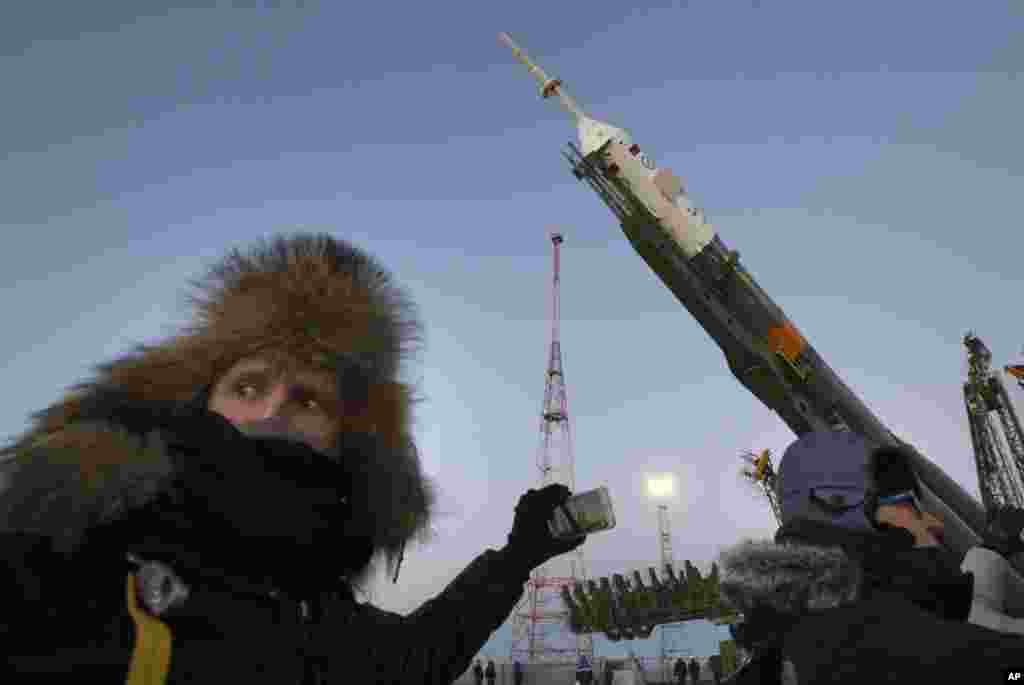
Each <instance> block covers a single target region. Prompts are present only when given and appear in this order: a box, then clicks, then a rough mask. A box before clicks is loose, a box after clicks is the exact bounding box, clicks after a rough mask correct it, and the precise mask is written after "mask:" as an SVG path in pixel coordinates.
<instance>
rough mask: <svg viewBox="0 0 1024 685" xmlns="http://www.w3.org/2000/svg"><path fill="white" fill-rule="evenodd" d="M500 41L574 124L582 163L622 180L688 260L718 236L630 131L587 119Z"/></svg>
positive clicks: (555, 82)
mask: <svg viewBox="0 0 1024 685" xmlns="http://www.w3.org/2000/svg"><path fill="white" fill-rule="evenodd" d="M498 37H499V39H500V40H501V41H502V42H503V43H505V44H506V45H507V46H508V47H509V48H511V49H512V52H513V53H514V54H515V56H516V57H517V58H518V59H519V61H520V62H522V63H523V64H524V65H526V67H527V69H529V70H530V73H531V74H533V75H534V76H535V77H536V78H537V80H538V81H540V83H541V96H542V97H545V98H548V97H552V96H555V97H558V99H559V102H560V104H561V105H562V108H563V109H565V110H566V111H567V112H568V113H569V114H570V115H571V116H572V117H573V118H574V119H575V121H576V130H577V133H578V135H579V142H580V152H581V153H582V154H583V156H584V158H587V159H590V160H592V161H596V159H595V158H600V160H601V161H602V164H601V166H602V167H603V168H604V169H606V170H607V171H608V173H609V175H611V176H618V177H619V180H620V181H621V182H622V183H623V184H624V185H626V186H627V187H628V189H629V190H630V191H631V193H632V195H633V196H634V197H635V198H636V199H638V200H640V201H641V202H642V203H643V204H644V205H645V206H646V208H647V210H648V211H649V212H650V213H651V214H652V215H653V216H655V217H656V218H657V219H658V224H659V225H660V226H661V228H662V229H663V230H664V231H665V232H666V234H667V237H669V238H670V239H671V240H672V242H673V243H674V244H675V245H676V246H677V247H678V248H679V249H680V250H681V251H682V253H683V254H684V255H685V256H686V258H690V257H693V256H694V255H696V254H697V253H699V252H700V251H701V250H703V249H704V247H705V246H706V245H707V244H708V243H710V242H711V240H712V239H713V238H714V237H715V232H714V229H713V228H712V227H711V225H710V224H708V223H706V222H705V221H704V217H703V213H702V212H700V210H698V209H695V208H693V207H692V206H691V204H690V201H689V198H688V197H687V195H686V191H685V189H684V188H683V186H682V182H681V181H680V180H679V179H678V178H677V177H676V176H675V175H674V174H673V173H672V172H671V171H669V170H668V169H659V168H658V167H657V165H655V163H654V161H653V160H652V159H651V158H650V157H649V156H648V155H646V154H645V153H644V152H642V151H641V150H640V146H639V145H637V144H636V143H635V142H633V137H632V136H631V135H630V134H629V132H628V131H627V130H625V129H622V128H618V127H616V126H612V125H611V124H609V123H606V122H603V121H598V120H597V119H594V118H592V117H590V116H587V114H586V113H584V112H583V110H582V109H581V108H580V106H579V105H578V104H576V101H575V100H574V99H573V98H572V97H571V96H570V95H569V94H568V93H566V92H565V90H564V89H563V88H562V82H561V80H559V79H552V78H549V77H548V75H547V74H546V73H544V70H543V69H541V68H540V67H538V66H537V65H536V64H534V63H533V61H532V60H531V59H530V58H529V57H528V56H527V55H526V53H524V52H523V51H522V49H521V48H520V47H519V46H518V45H516V44H515V42H513V40H512V38H510V37H509V35H508V34H507V33H500V34H498Z"/></svg>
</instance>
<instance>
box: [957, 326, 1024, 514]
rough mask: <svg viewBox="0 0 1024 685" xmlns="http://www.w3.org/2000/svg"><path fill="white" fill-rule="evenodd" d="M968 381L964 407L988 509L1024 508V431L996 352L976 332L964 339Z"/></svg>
mask: <svg viewBox="0 0 1024 685" xmlns="http://www.w3.org/2000/svg"><path fill="white" fill-rule="evenodd" d="M964 345H965V346H966V347H967V365H968V370H967V382H966V383H964V403H965V404H966V406H967V419H968V421H969V422H970V424H971V441H972V442H973V443H974V458H975V463H976V464H977V467H978V488H979V489H980V490H981V501H982V504H984V506H985V509H986V511H990V512H991V511H992V510H993V508H994V507H998V506H1016V507H1021V506H1024V431H1021V427H1020V420H1019V419H1018V418H1017V412H1016V411H1014V408H1013V404H1011V402H1010V398H1009V396H1008V395H1007V394H1006V387H1005V386H1004V385H1003V382H1002V380H1001V379H1000V378H999V376H998V374H996V373H993V372H992V370H991V368H990V364H991V362H992V353H991V352H990V351H989V349H988V347H986V346H985V344H984V343H983V342H981V340H979V339H978V338H977V337H976V336H975V335H974V334H973V333H967V335H965V336H964Z"/></svg>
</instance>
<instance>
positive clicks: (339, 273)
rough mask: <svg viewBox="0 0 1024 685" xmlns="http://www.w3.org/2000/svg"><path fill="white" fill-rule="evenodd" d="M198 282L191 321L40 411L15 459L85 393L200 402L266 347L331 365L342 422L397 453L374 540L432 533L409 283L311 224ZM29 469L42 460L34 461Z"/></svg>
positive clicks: (392, 553) (392, 552)
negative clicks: (420, 452) (418, 425)
mask: <svg viewBox="0 0 1024 685" xmlns="http://www.w3.org/2000/svg"><path fill="white" fill-rule="evenodd" d="M191 285H192V286H193V288H194V289H195V292H193V293H192V294H191V295H189V297H188V302H189V304H190V305H191V306H192V307H193V309H194V316H193V318H192V322H191V324H190V325H188V326H187V327H185V328H184V329H183V330H182V331H181V332H180V333H179V334H177V335H175V336H172V337H170V338H169V339H167V340H165V341H163V342H160V343H158V344H152V345H142V346H139V347H137V348H136V350H135V351H133V352H132V353H129V354H126V355H124V356H122V357H120V358H118V359H116V360H114V361H112V362H109V363H106V364H102V365H100V366H98V367H96V375H95V377H94V379H93V380H90V381H88V382H85V383H81V384H79V385H76V386H74V387H72V388H71V389H70V391H69V392H68V394H67V395H66V396H65V397H64V398H62V399H61V400H60V401H59V402H57V403H55V404H53V405H51V406H50V407H49V408H47V409H46V410H44V411H42V412H39V413H37V414H35V415H34V416H33V426H32V428H31V429H30V430H29V431H28V432H27V433H26V434H25V435H23V436H21V439H20V440H18V441H17V443H15V444H14V445H12V446H11V447H9V448H7V449H6V450H4V452H6V453H7V454H8V456H13V457H14V459H15V461H17V460H18V458H19V456H20V457H25V456H27V455H24V454H22V455H19V454H18V452H19V451H21V450H22V449H23V448H26V447H29V446H31V445H33V444H35V445H38V444H40V441H44V442H45V441H47V440H49V439H52V438H53V437H54V436H56V435H58V434H60V433H61V432H62V431H64V430H65V429H66V428H67V427H68V426H69V425H71V424H73V423H74V422H75V420H76V417H77V416H78V415H79V408H80V406H81V404H82V400H83V398H87V397H89V396H90V395H93V394H95V393H98V392H102V391H103V390H105V389H116V390H117V391H118V392H121V393H124V394H126V395H127V396H128V397H130V398H132V399H135V400H138V401H142V402H145V401H151V400H152V401H178V402H189V401H192V400H193V399H194V398H195V397H196V395H197V393H200V392H202V391H203V390H204V389H206V388H209V387H210V386H211V385H212V384H213V383H214V382H215V381H216V379H217V378H218V376H220V375H221V374H223V373H224V372H225V371H227V369H228V368H230V367H231V365H233V364H234V363H235V362H236V361H238V360H239V359H241V358H243V357H248V356H253V355H256V354H262V355H268V356H271V357H272V358H281V359H285V360H293V361H297V362H298V363H300V364H303V365H306V366H309V367H312V368H316V369H328V370H332V371H334V372H336V379H337V384H338V390H339V400H340V404H341V405H342V406H343V407H344V411H343V413H344V415H343V416H340V417H338V418H339V423H340V425H341V429H342V430H343V431H347V432H353V431H355V432H363V433H371V434H373V435H374V436H375V437H376V439H377V441H378V443H379V444H380V445H381V448H382V449H381V458H382V459H383V460H385V461H387V462H388V463H380V464H377V465H376V467H379V468H377V469H376V471H377V475H376V482H375V483H373V484H371V485H370V487H371V488H372V489H373V492H372V493H371V494H372V495H373V496H374V497H377V498H378V499H377V500H376V501H377V502H379V504H380V511H376V510H375V511H374V516H373V524H372V525H373V527H374V529H375V530H374V531H373V533H372V534H373V540H374V548H375V549H376V550H378V551H384V552H386V553H387V556H388V557H389V560H393V559H394V558H395V557H396V556H397V555H398V554H399V552H400V550H401V549H402V548H403V546H404V544H405V542H406V541H407V540H408V539H410V538H411V537H413V536H414V535H415V534H417V533H420V534H422V533H425V532H426V530H427V524H428V519H429V517H430V514H431V508H432V505H433V499H434V498H433V494H432V491H431V488H430V485H429V483H428V482H427V480H426V478H425V477H424V475H423V473H422V471H421V467H420V463H419V458H418V456H417V453H416V449H415V445H414V443H413V439H412V435H411V424H412V419H411V411H410V410H411V405H412V404H413V402H414V398H413V393H412V390H411V388H410V387H409V386H408V385H406V384H405V383H403V382H402V381H401V380H400V378H399V374H400V372H401V371H402V364H403V362H404V361H406V360H407V359H409V358H410V356H412V355H413V354H415V353H416V352H417V351H418V349H419V344H420V342H421V340H422V326H421V324H420V322H419V320H418V318H417V314H416V310H415V307H414V305H413V303H412V301H411V300H410V298H409V297H408V295H407V294H406V292H405V291H404V290H402V289H401V288H399V287H398V286H397V285H396V284H395V283H394V282H393V280H392V278H391V276H390V274H389V273H388V272H387V271H386V270H385V269H384V268H383V267H382V266H381V265H380V264H379V263H378V262H377V261H376V260H375V259H374V258H372V257H370V256H369V255H367V254H365V253H364V252H362V251H360V250H359V249H358V248H355V247H353V246H351V245H349V244H347V243H345V242H343V241H340V240H337V239H334V238H332V237H331V236H329V235H326V234H308V233H300V234H297V235H293V236H289V237H284V236H276V237H274V238H272V239H270V240H267V241H263V242H261V243H259V244H257V245H255V246H254V247H253V248H252V249H250V250H249V251H245V252H243V251H240V250H238V249H235V250H232V251H230V252H229V253H228V254H227V256H226V257H224V258H223V259H222V260H220V261H219V262H218V263H216V264H215V265H214V266H212V268H210V269H209V270H208V272H207V273H206V274H205V276H203V277H202V278H200V279H197V280H194V281H192V282H191ZM353 369H355V370H357V371H358V372H359V373H358V374H357V375H358V376H359V377H360V378H362V379H363V383H362V386H363V387H362V388H361V391H360V392H358V393H355V395H363V397H362V398H361V401H359V402H355V403H353V402H352V399H353V392H352V391H353V388H351V387H346V386H351V384H352V382H354V381H352V377H351V376H350V374H349V372H351V371H352V370H353ZM11 452H14V454H13V455H11ZM88 458H89V457H88V455H87V454H85V455H83V457H82V459H83V460H84V459H88ZM81 467H82V470H83V472H84V471H85V470H86V466H85V464H82V465H81ZM21 468H22V470H24V469H26V468H27V469H28V470H31V466H30V465H29V464H27V463H25V464H22V465H21ZM27 480H29V481H31V480H32V479H31V478H29V479H27ZM14 482H15V484H17V481H16V480H15V481H14ZM371 501H372V500H371ZM389 505H390V506H389Z"/></svg>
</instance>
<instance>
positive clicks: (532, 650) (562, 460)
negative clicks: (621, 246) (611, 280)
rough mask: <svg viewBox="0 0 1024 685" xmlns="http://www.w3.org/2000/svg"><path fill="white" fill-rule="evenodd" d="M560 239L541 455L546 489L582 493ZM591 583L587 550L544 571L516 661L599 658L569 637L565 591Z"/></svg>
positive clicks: (532, 585)
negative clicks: (566, 365)
mask: <svg viewBox="0 0 1024 685" xmlns="http://www.w3.org/2000/svg"><path fill="white" fill-rule="evenodd" d="M563 241H564V238H563V237H562V235H561V234H560V233H553V234H552V235H551V244H552V246H553V248H554V278H553V281H552V286H553V287H552V317H551V349H550V354H549V355H548V368H547V381H546V383H545V388H544V405H543V407H542V409H541V424H540V433H541V441H540V449H539V450H538V454H537V468H538V469H539V476H540V487H544V486H547V485H550V484H552V483H562V484H564V485H566V486H567V487H568V488H569V489H570V490H572V491H575V490H576V482H575V481H576V478H575V467H574V462H573V454H572V432H571V430H570V428H569V411H568V402H567V399H566V389H565V375H564V373H563V370H562V348H561V339H560V336H559V321H560V319H561V310H560V297H559V289H560V283H561V260H560V249H559V248H560V246H561V244H562V242H563ZM585 580H586V568H585V566H584V562H583V548H582V547H578V548H576V550H574V551H573V552H571V553H569V554H566V555H563V556H561V557H556V558H555V559H551V560H550V561H548V562H547V563H546V564H543V565H542V566H540V567H538V568H537V569H536V570H535V571H534V572H533V575H532V577H531V578H530V580H529V581H528V582H527V583H526V594H525V595H524V597H523V600H522V601H521V602H520V604H519V606H518V607H517V608H516V610H515V613H514V627H515V638H514V642H513V644H512V650H511V651H512V654H511V656H512V659H516V660H519V661H523V662H527V663H553V662H575V661H576V660H577V659H578V658H579V657H580V656H586V657H587V658H588V659H589V660H590V661H591V663H593V658H594V643H593V638H592V637H591V636H590V635H589V634H586V635H583V634H581V635H573V634H572V633H571V632H569V611H568V608H567V607H566V606H565V604H564V602H563V600H562V596H561V590H562V588H563V587H566V586H568V588H569V590H570V591H572V590H573V589H574V588H575V586H576V585H577V584H582V583H583V582H584V581H585Z"/></svg>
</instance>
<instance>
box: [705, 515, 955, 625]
mask: <svg viewBox="0 0 1024 685" xmlns="http://www.w3.org/2000/svg"><path fill="white" fill-rule="evenodd" d="M719 565H720V568H721V580H720V591H721V595H722V598H723V600H724V601H725V602H726V603H728V604H729V605H730V606H732V607H734V608H735V609H736V610H738V611H739V612H741V613H743V614H744V615H745V616H747V618H748V620H749V619H750V617H751V616H754V615H757V616H761V617H766V616H769V615H770V616H772V617H773V620H789V619H795V618H797V617H799V616H801V615H803V614H806V613H807V612H813V611H821V610H828V609H834V608H837V607H841V606H848V605H851V604H853V603H856V602H857V601H858V600H860V599H862V598H863V597H864V596H865V595H867V594H870V593H872V592H875V591H882V592H892V593H895V594H898V595H900V596H902V597H904V598H906V599H907V600H909V601H911V602H913V603H914V604H916V605H918V606H920V607H921V608H923V609H926V610H928V611H931V612H932V613H935V614H936V615H937V616H941V617H944V618H949V619H954V620H965V619H966V617H967V613H968V612H969V610H970V603H971V598H972V596H973V577H972V576H971V575H970V574H964V573H961V572H960V570H959V568H958V561H957V560H955V559H954V558H953V556H952V555H951V554H950V553H948V552H946V551H945V550H943V549H941V548H915V547H914V541H913V537H912V536H911V535H910V533H908V532H907V531H903V530H890V531H886V532H881V533H864V532H859V531H849V530H844V529H841V528H836V527H833V526H828V525H826V524H822V523H817V522H811V521H795V522H794V523H792V524H789V525H787V526H786V527H784V528H782V529H780V530H779V532H778V534H777V535H776V539H775V541H750V540H748V541H745V542H743V543H741V544H739V545H736V546H733V547H730V548H727V549H726V550H724V551H723V552H722V554H721V556H720V559H719Z"/></svg>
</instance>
